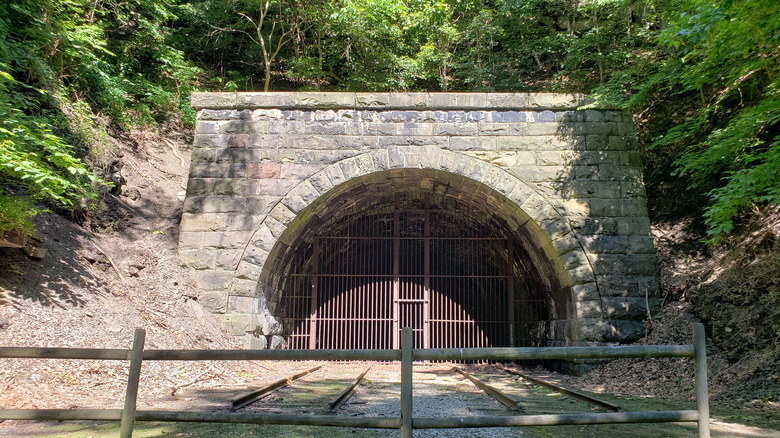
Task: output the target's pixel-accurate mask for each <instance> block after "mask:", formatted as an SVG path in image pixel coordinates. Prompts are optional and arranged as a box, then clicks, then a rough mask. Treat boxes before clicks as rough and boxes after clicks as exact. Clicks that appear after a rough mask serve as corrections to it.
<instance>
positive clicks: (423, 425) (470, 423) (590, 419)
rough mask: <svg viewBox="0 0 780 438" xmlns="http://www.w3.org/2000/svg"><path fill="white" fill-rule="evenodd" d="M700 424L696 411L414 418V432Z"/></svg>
mask: <svg viewBox="0 0 780 438" xmlns="http://www.w3.org/2000/svg"><path fill="white" fill-rule="evenodd" d="M696 421H699V412H698V411H639V412H608V413H594V414H559V415H512V416H500V417H455V418H415V419H413V420H412V426H413V427H414V428H415V429H454V428H464V427H512V426H567V425H575V424H621V423H670V422H696Z"/></svg>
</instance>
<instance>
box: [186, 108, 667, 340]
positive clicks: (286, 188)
mask: <svg viewBox="0 0 780 438" xmlns="http://www.w3.org/2000/svg"><path fill="white" fill-rule="evenodd" d="M589 103H590V102H589V101H588V98H587V97H585V96H580V95H562V94H522V93H308V92H291V93H194V94H193V96H192V105H193V107H194V108H195V109H196V110H197V111H198V118H197V125H196V131H195V139H194V146H193V151H192V159H191V168H190V174H189V182H188V187H187V197H186V200H185V206H184V213H183V215H182V221H181V228H180V229H181V232H180V236H179V254H180V257H181V261H182V263H183V264H184V265H186V266H188V267H190V268H191V269H193V270H195V271H196V273H195V275H196V279H197V286H198V288H199V290H200V296H199V300H200V302H201V304H203V305H204V306H205V307H206V308H208V309H209V310H210V311H212V312H214V313H216V314H218V315H219V316H220V318H222V320H223V321H224V323H225V324H226V326H227V327H228V328H229V330H230V331H231V332H232V333H233V334H234V335H235V336H238V337H241V338H242V339H243V340H244V343H245V345H246V346H247V347H248V348H271V347H278V346H283V345H284V334H285V327H284V325H285V322H284V320H283V318H282V317H280V314H279V312H281V310H280V308H281V307H280V304H279V303H280V302H281V298H280V297H282V296H283V295H284V294H285V293H287V294H289V293H290V292H289V291H286V289H285V287H286V286H284V285H285V284H287V283H285V282H286V281H287V280H286V279H287V278H288V277H290V276H291V275H293V273H292V271H290V269H291V268H289V266H290V265H292V264H295V263H297V262H294V260H297V259H295V257H299V256H301V254H304V253H306V251H310V249H308V250H307V249H306V248H310V247H311V245H312V242H313V241H314V239H316V236H317V235H318V233H319V231H318V227H320V226H322V224H324V223H332V222H334V221H336V222H337V221H338V220H342V219H343V218H347V217H348V214H347V213H349V214H353V215H355V214H357V215H359V214H361V212H365V211H372V210H373V209H378V208H380V206H381V205H385V204H388V202H389V201H388V199H389V198H388V194H389V193H395V194H396V199H397V198H398V196H399V195H398V194H402V195H403V196H406V198H409V199H412V198H414V199H416V198H417V197H419V198H422V197H423V195H424V197H425V199H427V200H428V201H426V202H434V203H435V204H436V205H439V206H440V207H438V208H441V209H446V208H454V209H461V210H463V211H464V212H465V213H468V212H469V211H480V212H484V213H485V215H486V217H489V219H488V220H487V222H484V224H495V226H494V227H495V228H496V229H499V228H500V229H501V230H503V231H502V232H503V233H504V234H505V235H506V236H508V237H507V241H508V242H509V243H510V244H512V245H514V247H515V248H517V249H516V250H515V254H516V255H514V256H512V257H515V258H516V262H514V261H510V270H511V269H513V268H511V266H515V265H516V266H517V273H516V274H511V273H510V277H511V276H512V275H515V276H516V277H517V278H518V281H520V282H522V279H521V277H523V276H528V277H529V278H531V277H533V278H534V279H535V280H533V281H531V282H530V283H529V284H530V286H528V287H527V289H529V290H533V291H536V292H533V293H535V294H540V293H541V294H547V295H548V296H549V301H550V304H549V309H548V310H547V311H548V313H550V314H551V316H550V317H548V318H547V320H546V321H547V322H545V324H544V327H545V328H544V329H543V330H546V331H547V332H548V333H547V335H546V336H547V338H549V339H550V340H551V342H553V343H557V344H568V345H586V344H591V343H602V342H618V341H620V342H622V341H630V340H633V339H637V338H638V337H640V336H641V335H642V334H644V325H643V321H644V319H645V318H646V317H647V315H648V314H649V313H652V312H655V311H656V310H657V309H658V307H659V301H660V300H659V295H658V294H659V287H658V278H657V265H656V259H655V251H654V247H653V240H652V237H651V236H650V221H649V219H648V215H647V207H646V199H645V190H644V185H643V182H642V174H641V160H640V155H639V151H638V150H637V142H636V133H635V131H636V128H635V125H634V123H633V120H632V117H631V115H630V114H625V113H622V112H618V111H612V110H599V109H586V108H587V105H588V104H589ZM418 193H422V194H423V195H419V196H418V195H417V194H418ZM431 200H433V201H431ZM383 203H384V204H383ZM397 203H398V201H396V204H397ZM350 217H351V216H350ZM343 220H346V219H343ZM480 226H482V225H480ZM484 226H486V227H487V226H493V225H484ZM296 254H297V255H296ZM510 254H511V253H510ZM301 257H302V256H301ZM513 260H514V259H513ZM529 281H530V280H529ZM531 283H533V284H531ZM539 291H541V292H539ZM529 293H530V292H529ZM541 325H542V324H539V326H541ZM288 331H289V330H288ZM312 336H313V335H312Z"/></svg>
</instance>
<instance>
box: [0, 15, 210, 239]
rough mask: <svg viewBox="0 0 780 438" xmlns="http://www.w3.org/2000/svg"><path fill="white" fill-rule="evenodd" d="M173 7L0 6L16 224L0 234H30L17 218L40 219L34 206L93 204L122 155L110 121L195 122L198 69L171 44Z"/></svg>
mask: <svg viewBox="0 0 780 438" xmlns="http://www.w3.org/2000/svg"><path fill="white" fill-rule="evenodd" d="M175 8H176V7H175V6H174V5H172V4H170V3H166V2H162V1H158V0H137V1H134V2H130V3H127V2H112V1H109V2H108V3H106V2H103V3H99V4H98V3H94V2H90V1H87V0H11V1H9V2H3V3H2V4H0V195H2V196H4V198H3V208H4V209H5V208H8V213H7V214H11V212H13V217H14V218H15V219H14V220H8V219H7V216H5V217H4V220H3V221H2V223H1V224H0V232H3V231H5V230H10V229H17V230H21V231H24V232H29V227H28V226H27V225H26V224H27V223H25V222H24V221H21V222H20V221H19V220H17V219H19V218H23V217H29V216H31V215H33V214H34V213H35V211H36V210H35V209H33V208H31V207H30V205H32V204H31V203H32V202H44V203H51V204H54V205H56V206H58V207H61V208H65V209H70V210H76V209H80V208H83V207H84V206H85V205H87V204H88V202H89V200H90V199H91V198H94V197H95V196H96V194H97V191H98V190H99V188H100V187H102V186H104V183H103V182H102V181H101V180H100V174H102V173H103V172H106V171H108V170H109V169H108V167H109V166H110V165H111V163H112V162H113V161H115V159H116V158H115V157H116V156H117V154H116V152H115V151H113V147H114V146H113V144H112V142H111V141H109V138H108V134H107V131H106V129H107V126H108V124H110V123H115V124H116V125H118V126H119V127H122V128H128V127H130V126H132V125H155V124H157V123H159V122H162V121H163V120H165V119H166V118H167V117H168V116H169V115H171V114H175V113H179V112H181V120H182V121H183V122H184V123H188V124H189V125H193V124H194V113H193V112H192V109H191V108H189V105H188V102H189V94H190V92H191V91H193V90H194V89H195V88H196V85H197V76H198V75H199V74H200V72H201V70H200V69H199V68H197V67H195V66H194V65H193V64H192V63H191V62H189V61H186V60H185V57H184V52H183V51H181V50H179V49H177V48H175V47H173V46H172V45H170V44H169V41H168V36H169V34H170V32H169V31H168V27H167V26H166V25H167V24H170V22H171V21H172V20H174V19H175V15H174V14H173V10H174V9H175ZM85 160H86V161H85ZM95 175H97V176H95ZM10 193H14V197H15V198H14V199H15V200H13V201H11V197H10V196H11V195H10ZM20 224H21V225H20ZM22 225H24V226H22Z"/></svg>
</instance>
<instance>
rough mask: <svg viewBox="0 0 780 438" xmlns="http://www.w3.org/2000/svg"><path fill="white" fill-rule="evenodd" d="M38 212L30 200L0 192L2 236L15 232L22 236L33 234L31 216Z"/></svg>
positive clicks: (0, 233)
mask: <svg viewBox="0 0 780 438" xmlns="http://www.w3.org/2000/svg"><path fill="white" fill-rule="evenodd" d="M37 213H38V210H36V209H35V208H34V207H33V206H32V205H30V203H29V201H28V200H27V199H25V198H20V197H18V196H10V195H2V194H0V236H2V235H3V234H4V233H6V232H15V233H18V234H20V235H22V236H29V235H32V234H33V224H32V222H31V221H30V218H31V217H33V216H35V215H36V214H37Z"/></svg>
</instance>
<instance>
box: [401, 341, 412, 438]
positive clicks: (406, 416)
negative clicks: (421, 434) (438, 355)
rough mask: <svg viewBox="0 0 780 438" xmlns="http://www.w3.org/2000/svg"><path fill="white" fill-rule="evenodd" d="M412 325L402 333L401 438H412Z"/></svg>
mask: <svg viewBox="0 0 780 438" xmlns="http://www.w3.org/2000/svg"><path fill="white" fill-rule="evenodd" d="M413 342H414V338H413V335H412V328H411V327H404V328H403V329H402V334H401V438H412V347H413Z"/></svg>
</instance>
